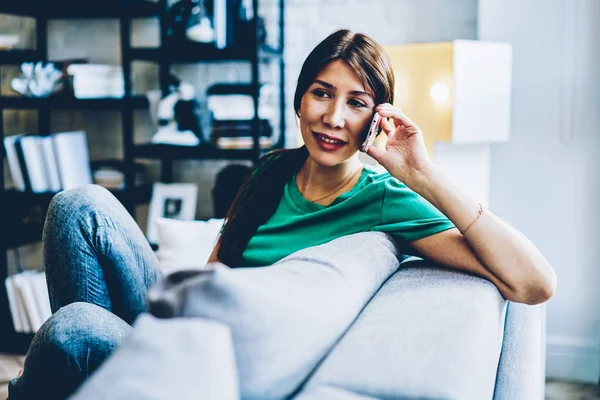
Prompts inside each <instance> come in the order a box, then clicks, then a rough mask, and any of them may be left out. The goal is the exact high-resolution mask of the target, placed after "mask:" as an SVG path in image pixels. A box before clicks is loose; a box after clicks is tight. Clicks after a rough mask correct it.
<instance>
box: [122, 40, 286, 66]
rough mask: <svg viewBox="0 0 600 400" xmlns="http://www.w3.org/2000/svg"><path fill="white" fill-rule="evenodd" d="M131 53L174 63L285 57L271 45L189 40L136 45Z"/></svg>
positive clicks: (147, 58)
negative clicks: (226, 44)
mask: <svg viewBox="0 0 600 400" xmlns="http://www.w3.org/2000/svg"><path fill="white" fill-rule="evenodd" d="M169 49H173V50H169ZM130 54H131V58H132V59H133V60H141V61H153V62H160V61H163V60H169V62H171V63H173V64H184V63H201V62H207V63H208V62H230V61H251V60H252V59H253V57H258V58H259V59H260V60H261V61H270V60H277V59H279V58H280V57H283V52H282V51H281V50H277V49H273V48H271V47H261V48H260V49H259V51H258V52H255V51H254V50H253V49H252V48H250V47H237V48H236V47H233V48H225V49H223V50H220V49H217V48H216V47H215V46H214V45H212V44H202V43H189V42H187V43H183V44H181V43H178V44H177V45H176V46H163V47H136V48H132V49H131V53H130Z"/></svg>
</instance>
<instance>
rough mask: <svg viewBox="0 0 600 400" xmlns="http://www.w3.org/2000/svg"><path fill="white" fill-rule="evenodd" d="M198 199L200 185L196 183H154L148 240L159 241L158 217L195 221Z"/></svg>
mask: <svg viewBox="0 0 600 400" xmlns="http://www.w3.org/2000/svg"><path fill="white" fill-rule="evenodd" d="M197 201H198V186H197V185H196V184H194V183H160V182H156V183H154V185H153V186H152V197H151V198H150V208H149V210H148V223H147V228H146V237H147V238H148V241H150V243H157V241H158V237H157V231H156V230H157V228H156V220H157V219H158V218H172V219H177V220H180V221H193V220H194V218H195V217H196V203H197Z"/></svg>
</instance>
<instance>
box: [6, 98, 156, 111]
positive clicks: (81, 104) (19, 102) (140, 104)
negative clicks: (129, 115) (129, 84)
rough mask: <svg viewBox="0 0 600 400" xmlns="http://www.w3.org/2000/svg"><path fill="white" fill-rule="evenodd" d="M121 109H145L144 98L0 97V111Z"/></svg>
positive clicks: (146, 103)
mask: <svg viewBox="0 0 600 400" xmlns="http://www.w3.org/2000/svg"><path fill="white" fill-rule="evenodd" d="M123 107H131V108H133V109H145V108H147V107H148V99H147V98H146V96H134V97H130V98H98V99H77V98H74V97H67V96H61V95H59V96H51V97H47V98H31V97H21V96H0V109H2V108H13V109H39V108H46V109H51V110H61V109H74V110H121V109H123Z"/></svg>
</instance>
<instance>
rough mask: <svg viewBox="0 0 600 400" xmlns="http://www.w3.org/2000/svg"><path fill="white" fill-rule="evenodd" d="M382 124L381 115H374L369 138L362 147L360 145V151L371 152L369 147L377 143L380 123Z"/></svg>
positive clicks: (367, 137) (368, 134)
mask: <svg viewBox="0 0 600 400" xmlns="http://www.w3.org/2000/svg"><path fill="white" fill-rule="evenodd" d="M380 122H381V115H379V113H375V114H374V115H373V119H372V120H371V124H370V125H369V130H368V132H367V136H366V138H365V141H364V142H363V144H362V145H360V148H359V150H360V151H362V152H363V153H366V152H367V150H369V147H371V145H372V144H373V142H374V141H375V137H377V133H379V123H380Z"/></svg>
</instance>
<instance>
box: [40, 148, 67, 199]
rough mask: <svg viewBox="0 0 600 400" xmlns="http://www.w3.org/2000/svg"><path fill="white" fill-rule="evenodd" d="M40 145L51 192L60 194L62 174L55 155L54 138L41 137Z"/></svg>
mask: <svg viewBox="0 0 600 400" xmlns="http://www.w3.org/2000/svg"><path fill="white" fill-rule="evenodd" d="M38 145H39V146H40V151H41V154H42V159H43V163H44V167H45V171H46V179H47V180H48V188H49V190H50V191H51V192H60V190H61V189H62V184H61V182H60V173H59V172H58V164H57V162H56V154H55V153H54V138H53V137H52V136H40V137H39V138H38Z"/></svg>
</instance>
